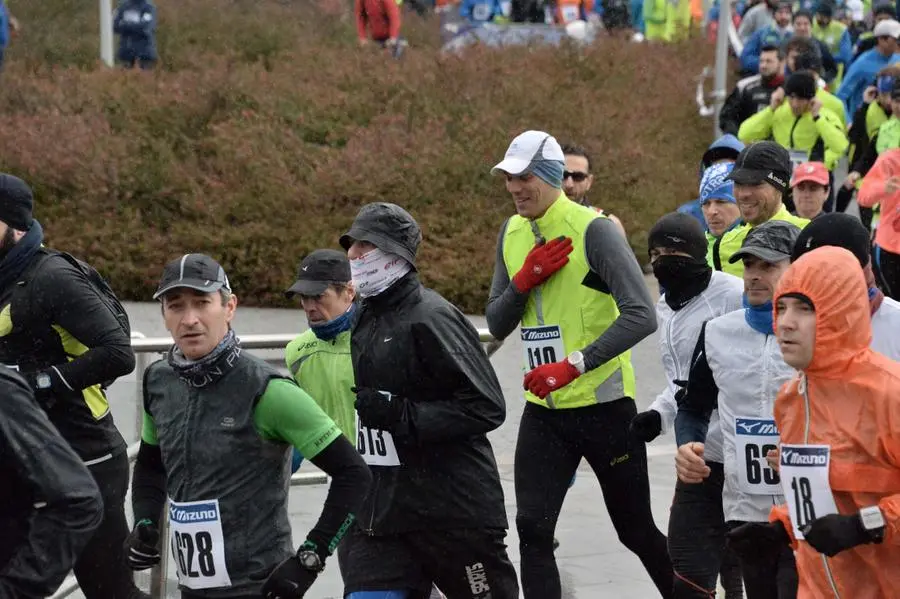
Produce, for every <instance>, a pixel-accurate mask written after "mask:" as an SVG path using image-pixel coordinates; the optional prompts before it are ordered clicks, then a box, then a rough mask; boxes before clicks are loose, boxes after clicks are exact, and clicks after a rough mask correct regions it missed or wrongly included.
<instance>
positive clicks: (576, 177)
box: [563, 171, 590, 183]
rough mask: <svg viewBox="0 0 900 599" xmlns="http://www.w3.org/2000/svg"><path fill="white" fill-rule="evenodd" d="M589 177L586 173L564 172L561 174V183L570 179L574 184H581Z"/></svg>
mask: <svg viewBox="0 0 900 599" xmlns="http://www.w3.org/2000/svg"><path fill="white" fill-rule="evenodd" d="M589 176H590V175H588V173H578V172H575V173H573V172H571V171H565V172H564V173H563V181H565V180H566V179H568V178H569V177H571V178H572V181H575V182H576V183H581V182H582V181H584V180H585V179H587V178H588V177H589Z"/></svg>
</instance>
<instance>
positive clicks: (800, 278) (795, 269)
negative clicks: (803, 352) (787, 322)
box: [773, 246, 872, 379]
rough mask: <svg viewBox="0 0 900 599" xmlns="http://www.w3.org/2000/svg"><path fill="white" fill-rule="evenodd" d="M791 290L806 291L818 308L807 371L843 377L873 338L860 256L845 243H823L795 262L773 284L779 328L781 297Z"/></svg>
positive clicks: (821, 375) (811, 375)
mask: <svg viewBox="0 0 900 599" xmlns="http://www.w3.org/2000/svg"><path fill="white" fill-rule="evenodd" d="M791 293H797V294H802V295H804V296H806V297H807V298H809V300H810V301H811V302H812V304H813V306H814V307H815V309H816V346H815V349H814V350H813V357H812V362H810V364H809V366H808V367H807V368H806V369H805V373H806V375H807V376H810V377H823V378H832V379H834V378H841V377H842V375H843V372H844V371H846V369H847V367H848V366H850V364H851V363H852V362H853V361H854V359H856V358H858V357H859V356H861V355H862V354H864V353H865V352H866V351H867V350H868V348H869V345H870V344H871V342H872V320H871V316H870V309H869V295H868V289H867V287H866V279H865V276H864V275H863V271H862V268H861V267H860V265H859V260H857V259H856V258H855V257H854V256H853V254H852V253H850V252H849V251H847V250H845V249H844V248H839V247H833V246H825V247H821V248H818V249H816V250H813V251H811V252H808V253H806V254H804V255H803V256H801V257H800V258H799V259H798V260H797V261H796V262H794V263H793V264H792V265H791V266H790V268H788V270H787V272H785V273H784V275H783V276H782V277H781V281H779V283H778V287H777V288H776V289H775V299H774V302H773V303H774V304H775V306H776V307H775V331H776V333H777V331H778V308H777V306H778V299H779V298H780V297H782V296H784V295H787V294H791Z"/></svg>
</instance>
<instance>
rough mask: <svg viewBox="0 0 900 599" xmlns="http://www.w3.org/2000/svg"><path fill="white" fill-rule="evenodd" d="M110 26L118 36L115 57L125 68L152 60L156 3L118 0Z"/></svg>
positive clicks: (154, 57) (150, 64) (148, 64)
mask: <svg viewBox="0 0 900 599" xmlns="http://www.w3.org/2000/svg"><path fill="white" fill-rule="evenodd" d="M113 30H114V31H115V32H116V34H118V36H119V54H118V59H119V61H120V62H121V63H122V64H123V65H124V66H125V67H126V68H133V67H134V66H135V65H139V66H140V67H141V68H142V69H145V70H146V69H151V68H153V65H154V64H156V60H157V55H156V7H155V6H154V5H153V3H152V2H151V1H150V0H122V2H121V3H120V4H119V7H118V8H117V9H116V15H115V19H114V21H113Z"/></svg>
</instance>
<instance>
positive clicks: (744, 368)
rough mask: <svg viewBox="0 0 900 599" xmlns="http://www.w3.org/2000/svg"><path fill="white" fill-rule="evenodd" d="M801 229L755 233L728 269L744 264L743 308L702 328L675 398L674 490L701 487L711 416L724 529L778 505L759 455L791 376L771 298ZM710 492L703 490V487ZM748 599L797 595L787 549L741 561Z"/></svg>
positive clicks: (775, 486)
mask: <svg viewBox="0 0 900 599" xmlns="http://www.w3.org/2000/svg"><path fill="white" fill-rule="evenodd" d="M799 234H800V229H799V228H797V227H796V226H795V225H793V224H791V223H788V222H783V221H774V220H773V221H769V222H766V223H763V224H761V225H759V226H758V227H754V228H753V229H752V230H751V231H749V233H748V234H747V236H746V237H745V239H744V242H743V245H742V246H741V249H740V250H739V251H738V252H736V253H734V255H732V256H731V260H732V261H737V260H743V262H744V309H743V310H736V311H734V312H730V313H728V314H725V315H723V316H719V317H717V318H713V319H712V320H710V321H708V322H706V323H704V324H703V325H702V327H701V330H700V335H699V338H698V340H697V345H696V347H695V348H694V353H693V357H692V358H691V362H690V364H691V366H690V372H689V374H688V381H687V386H686V387H685V388H684V389H683V390H681V391H679V392H678V393H677V394H676V396H675V397H676V399H677V402H678V413H677V416H676V417H675V438H676V441H677V443H678V452H677V455H676V457H675V464H676V470H677V472H678V478H679V483H680V484H683V485H688V486H690V485H696V486H698V491H699V489H700V488H701V487H700V486H699V485H703V484H704V483H706V480H707V479H708V478H710V476H711V475H712V474H713V468H711V467H710V465H709V464H707V463H706V460H707V459H708V448H707V446H706V442H707V429H708V428H709V427H710V421H711V418H712V413H713V411H714V410H718V419H719V426H720V427H721V431H722V438H723V441H724V443H723V454H724V474H725V479H724V485H723V491H722V509H723V513H724V518H725V523H726V525H727V526H728V527H729V528H731V529H734V528H736V527H738V526H740V525H741V524H743V523H746V522H767V521H768V518H769V511H770V510H771V507H772V505H773V502H776V503H783V498H781V484H780V481H779V479H778V475H777V473H776V472H775V471H774V470H772V469H771V467H769V466H768V465H767V463H766V454H767V452H768V451H769V450H770V449H774V448H775V447H777V445H778V433H777V429H776V428H775V426H774V411H773V406H774V403H775V397H776V395H777V393H778V390H779V389H780V388H781V386H782V384H784V383H785V382H787V380H788V379H790V378H791V377H792V376H794V374H795V371H794V369H793V368H791V367H790V366H788V365H787V364H786V363H785V362H784V359H783V358H782V356H781V349H780V348H779V346H778V343H777V342H776V340H775V336H774V333H773V324H772V313H773V310H772V297H773V296H774V293H775V288H776V286H777V285H778V281H779V280H780V279H781V276H782V275H783V274H784V272H785V271H786V270H787V269H788V267H789V266H790V256H791V251H792V250H793V248H794V243H795V242H796V239H797V236H798V235H799ZM706 486H708V483H707V484H706ZM739 555H740V557H741V571H742V574H743V577H744V586H745V588H746V590H747V597H748V599H788V598H793V597H796V596H797V595H796V594H797V571H796V565H795V562H794V556H793V554H792V552H791V550H790V548H789V547H787V546H784V547H778V548H777V550H776V551H774V552H770V553H767V552H766V551H764V550H763V549H762V548H761V549H760V550H758V551H755V552H744V553H743V554H740V553H739Z"/></svg>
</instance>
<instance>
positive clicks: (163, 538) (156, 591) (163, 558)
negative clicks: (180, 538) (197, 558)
mask: <svg viewBox="0 0 900 599" xmlns="http://www.w3.org/2000/svg"><path fill="white" fill-rule="evenodd" d="M159 557H160V559H159V565H157V566H154V567H153V568H152V569H151V570H150V597H152V598H153V599H165V597H166V586H167V583H168V580H167V579H166V577H167V576H168V573H167V570H168V569H169V502H168V501H166V503H165V505H164V506H163V513H162V518H160V519H159Z"/></svg>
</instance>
